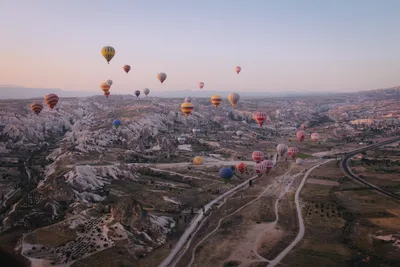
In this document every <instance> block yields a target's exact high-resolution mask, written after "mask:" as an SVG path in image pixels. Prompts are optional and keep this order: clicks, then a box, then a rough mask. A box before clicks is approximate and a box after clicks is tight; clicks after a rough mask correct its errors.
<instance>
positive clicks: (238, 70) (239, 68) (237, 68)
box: [235, 66, 242, 74]
mask: <svg viewBox="0 0 400 267" xmlns="http://www.w3.org/2000/svg"><path fill="white" fill-rule="evenodd" d="M241 71H242V68H241V67H240V66H236V67H235V72H236V73H237V74H239V73H240V72H241Z"/></svg>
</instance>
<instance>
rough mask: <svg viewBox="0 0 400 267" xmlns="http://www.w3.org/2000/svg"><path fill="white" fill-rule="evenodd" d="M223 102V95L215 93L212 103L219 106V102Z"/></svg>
mask: <svg viewBox="0 0 400 267" xmlns="http://www.w3.org/2000/svg"><path fill="white" fill-rule="evenodd" d="M221 102H222V97H221V96H219V95H213V96H212V97H211V103H212V104H213V105H214V106H215V107H216V108H218V106H219V104H221Z"/></svg>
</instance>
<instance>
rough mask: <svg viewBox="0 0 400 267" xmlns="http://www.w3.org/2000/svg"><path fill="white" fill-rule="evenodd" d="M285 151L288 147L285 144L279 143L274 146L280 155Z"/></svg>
mask: <svg viewBox="0 0 400 267" xmlns="http://www.w3.org/2000/svg"><path fill="white" fill-rule="evenodd" d="M287 151H288V147H287V145H285V144H279V145H277V146H276V152H278V154H279V155H280V156H283V155H284V154H285V153H286V152H287Z"/></svg>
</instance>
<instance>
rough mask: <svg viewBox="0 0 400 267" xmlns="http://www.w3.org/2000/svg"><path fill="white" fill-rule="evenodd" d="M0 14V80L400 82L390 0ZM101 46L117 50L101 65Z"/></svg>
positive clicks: (293, 85)
mask: <svg viewBox="0 0 400 267" xmlns="http://www.w3.org/2000/svg"><path fill="white" fill-rule="evenodd" d="M1 13H2V16H1V17H2V19H3V20H4V22H6V23H3V27H4V28H5V30H3V32H2V37H3V39H4V40H5V41H3V42H2V43H1V45H2V50H3V51H7V53H5V54H4V55H3V57H2V60H3V62H2V64H1V66H0V71H1V73H2V75H1V76H0V85H10V84H12V85H15V86H22V87H27V88H50V89H51V88H60V89H61V90H63V91H81V90H83V91H85V93H86V92H91V93H92V94H101V91H100V88H99V84H100V82H102V81H104V80H106V79H112V80H113V81H114V84H113V86H112V88H111V93H112V94H113V93H114V94H132V93H133V91H134V90H137V89H140V90H141V89H142V88H144V87H148V88H150V89H151V90H152V92H154V93H164V92H168V91H171V92H172V91H179V90H200V89H198V88H197V82H198V81H203V82H204V83H205V87H204V90H207V91H208V90H215V91H236V92H260V93H268V92H271V93H280V92H301V91H307V92H312V91H319V92H354V91H361V90H370V89H378V88H387V87H392V86H396V85H398V84H400V82H399V81H400V79H399V76H398V73H400V64H398V62H399V61H400V53H398V47H400V36H399V35H398V34H397V31H398V25H400V1H395V0H388V1H382V2H380V1H372V0H364V1H362V0H354V1H351V2H350V1H344V0H340V1H339V0H338V1H317V0H303V1H262V0H260V1H258V0H255V1H251V2H243V1H235V0H232V1H229V2H228V1H219V2H218V3H217V2H216V1H208V0H205V1H202V2H199V3H197V2H186V1H178V0H176V1H169V2H168V4H165V2H162V1H152V2H146V1H127V0H126V1H122V0H120V1H114V2H112V3H111V2H109V1H107V2H106V1H103V0H99V1H93V0H88V1H85V2H81V1H74V2H72V1H70V2H68V3H62V4H61V3H56V2H54V1H49V0H47V1H46V0H38V1H35V2H32V1H27V0H20V1H15V2H7V3H4V4H3V5H2V9H1ZM105 45H111V46H113V47H114V48H115V49H116V55H115V57H114V58H113V59H112V60H111V62H110V64H109V65H108V64H107V63H106V61H105V59H104V58H103V57H102V56H101V54H100V50H101V48H102V47H103V46H105ZM124 64H130V65H131V67H132V69H131V71H130V72H129V74H125V73H124V72H123V70H122V66H123V65H124ZM236 65H240V66H241V67H242V72H241V73H240V74H239V75H236V73H235V72H234V68H235V66H236ZM158 72H165V73H167V75H168V78H167V80H166V81H165V83H164V84H160V83H159V82H158V80H157V79H156V74H157V73H158Z"/></svg>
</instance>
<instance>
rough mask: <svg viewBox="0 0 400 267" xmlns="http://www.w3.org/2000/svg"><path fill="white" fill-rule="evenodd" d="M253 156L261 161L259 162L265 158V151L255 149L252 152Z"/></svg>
mask: <svg viewBox="0 0 400 267" xmlns="http://www.w3.org/2000/svg"><path fill="white" fill-rule="evenodd" d="M251 158H252V159H253V160H254V161H255V162H257V163H259V162H261V161H262V160H263V159H264V153H263V152H262V151H254V152H253V153H252V154H251Z"/></svg>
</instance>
